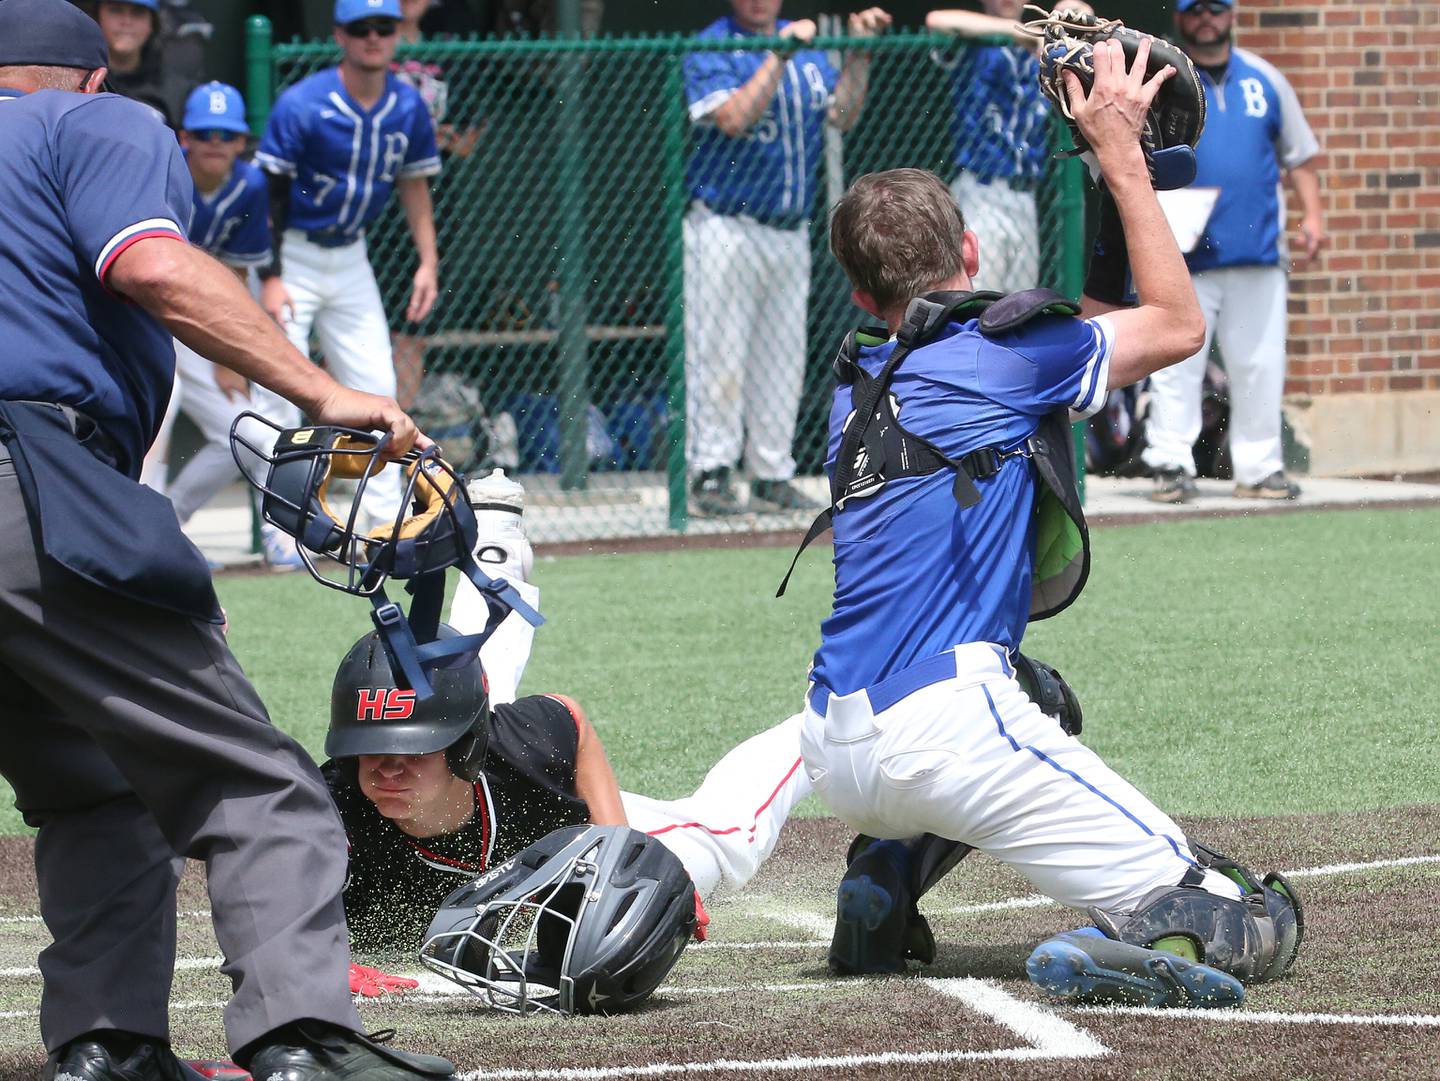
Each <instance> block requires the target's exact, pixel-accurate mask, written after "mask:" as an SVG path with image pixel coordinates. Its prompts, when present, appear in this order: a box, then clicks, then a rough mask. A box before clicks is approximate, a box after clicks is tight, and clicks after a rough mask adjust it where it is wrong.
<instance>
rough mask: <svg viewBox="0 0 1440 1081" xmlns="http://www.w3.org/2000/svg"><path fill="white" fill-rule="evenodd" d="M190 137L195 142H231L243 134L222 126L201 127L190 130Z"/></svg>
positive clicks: (242, 136) (240, 137)
mask: <svg viewBox="0 0 1440 1081" xmlns="http://www.w3.org/2000/svg"><path fill="white" fill-rule="evenodd" d="M190 138H192V139H194V140H195V141H196V142H197V143H233V142H235V141H236V140H238V139H243V138H245V136H244V135H243V134H242V133H240V132H238V131H226V130H224V129H223V128H201V129H200V130H199V131H192V132H190Z"/></svg>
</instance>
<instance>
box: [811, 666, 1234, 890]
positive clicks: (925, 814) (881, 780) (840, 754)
mask: <svg viewBox="0 0 1440 1081" xmlns="http://www.w3.org/2000/svg"><path fill="white" fill-rule="evenodd" d="M920 663H921V664H922V665H935V666H936V667H937V668H943V670H944V671H953V674H951V675H948V676H944V677H943V678H940V679H938V681H936V682H934V683H930V684H929V685H926V686H921V688H920V689H919V690H914V691H912V692H911V693H909V694H907V695H905V696H904V697H901V698H899V700H898V701H893V702H892V701H890V699H891V698H893V693H889V692H893V687H894V684H893V682H892V681H893V680H896V679H901V680H903V679H905V678H906V677H907V676H908V675H911V674H912V673H911V671H910V670H907V671H906V672H902V673H900V674H899V675H898V676H896V677H891V679H889V680H886V681H884V682H882V683H881V684H879V685H877V686H876V687H872V688H870V689H869V690H868V691H867V690H861V691H856V692H854V693H853V694H848V695H842V696H832V697H830V698H829V700H828V702H825V703H824V706H823V710H824V712H823V713H822V712H816V710H815V709H814V708H811V705H810V704H809V703H810V702H814V701H818V700H819V699H818V697H817V693H816V691H815V689H813V688H812V691H811V694H810V695H809V696H808V699H809V701H807V706H806V710H805V714H804V723H803V726H802V730H801V735H800V747H801V752H802V754H803V756H804V760H805V768H806V771H807V772H808V774H809V777H810V780H811V783H812V784H813V785H814V787H815V791H816V792H817V793H818V794H819V796H820V798H821V799H823V800H824V801H825V802H826V803H827V804H828V805H829V806H830V808H831V810H833V811H834V812H835V813H836V814H837V815H839V816H840V817H841V818H842V819H844V820H845V821H846V822H847V823H848V824H849V825H850V826H852V827H854V828H855V829H856V830H857V831H859V832H861V833H865V834H869V835H870V836H872V837H881V838H903V837H912V836H914V835H916V834H920V833H934V834H936V835H938V836H941V837H946V838H949V839H951V840H955V841H963V842H964V843H966V844H969V845H973V846H974V847H975V848H978V849H979V850H980V851H982V852H986V853H988V854H989V855H991V856H994V857H995V858H996V859H998V860H1000V861H1002V862H1003V863H1007V864H1009V865H1010V866H1011V867H1013V868H1014V869H1015V870H1017V871H1019V872H1020V873H1021V874H1023V875H1025V877H1027V878H1028V879H1030V881H1031V882H1033V883H1034V884H1035V886H1036V888H1037V889H1039V890H1040V891H1041V892H1042V893H1045V894H1047V895H1049V896H1050V897H1053V898H1054V899H1055V900H1057V901H1059V902H1061V903H1062V904H1066V905H1071V906H1073V907H1075V908H1088V907H1090V906H1092V905H1093V906H1094V907H1096V908H1099V909H1101V910H1102V911H1105V912H1112V913H1123V912H1127V911H1130V910H1131V909H1133V908H1134V907H1135V906H1136V904H1137V903H1138V902H1139V901H1140V900H1141V898H1143V897H1144V896H1145V894H1146V893H1148V892H1149V891H1150V890H1152V889H1155V888H1157V887H1160V886H1173V885H1178V884H1179V882H1180V879H1181V878H1182V877H1183V876H1184V874H1185V872H1186V871H1187V870H1188V869H1189V868H1190V867H1191V866H1192V864H1193V862H1194V858H1193V855H1192V853H1191V851H1190V848H1189V846H1188V844H1187V842H1186V840H1185V835H1184V833H1182V832H1181V830H1180V827H1179V826H1177V825H1176V824H1175V823H1174V822H1173V821H1172V820H1171V819H1170V818H1169V817H1168V816H1167V815H1165V814H1164V813H1163V812H1161V811H1160V810H1159V809H1158V808H1156V806H1155V805H1154V804H1153V803H1151V802H1150V801H1149V800H1148V799H1146V798H1145V797H1144V796H1143V795H1141V794H1140V792H1139V791H1137V790H1136V789H1135V788H1134V786H1132V785H1131V784H1129V783H1128V782H1126V781H1125V780H1123V779H1122V778H1121V777H1119V776H1118V775H1117V774H1116V773H1115V772H1114V771H1113V770H1111V769H1110V768H1109V767H1108V766H1106V765H1105V763H1104V762H1102V761H1101V760H1100V757H1099V756H1098V755H1096V754H1095V752H1093V751H1091V750H1090V749H1089V748H1087V747H1085V746H1084V745H1083V744H1081V743H1080V742H1079V741H1078V740H1076V739H1075V738H1074V737H1072V736H1067V735H1065V733H1064V732H1062V731H1061V730H1060V726H1059V725H1058V724H1056V722H1055V719H1054V718H1053V717H1047V716H1046V715H1045V714H1043V713H1041V712H1040V709H1039V707H1037V706H1036V705H1035V704H1034V703H1033V702H1032V701H1031V700H1030V699H1029V698H1028V697H1027V696H1026V694H1025V692H1024V691H1023V690H1021V689H1020V685H1019V684H1018V683H1017V682H1016V681H1015V678H1014V669H1013V668H1012V667H1011V665H1010V662H1009V659H1008V656H1007V654H1006V653H1005V651H1004V650H1003V649H1001V648H1000V647H999V646H993V645H990V644H988V643H971V644H968V645H962V646H957V647H956V648H955V650H954V651H953V654H952V653H944V654H940V655H939V657H937V658H932V659H931V660H930V661H924V662H920ZM952 664H953V669H952V668H950V667H948V666H950V665H952ZM916 667H917V668H918V666H916ZM872 695H873V696H874V700H875V701H882V702H884V703H885V705H884V708H881V709H880V710H879V711H876V710H875V709H874V708H873V707H872V697H871V696H872ZM1212 879H1215V880H1217V881H1215V882H1214V883H1213V884H1212V881H1211V880H1212ZM1206 888H1207V889H1209V888H1213V890H1214V892H1216V893H1223V894H1224V895H1226V896H1229V897H1237V896H1239V891H1238V889H1237V888H1236V887H1235V886H1234V885H1233V883H1228V880H1227V879H1225V878H1224V877H1223V876H1221V875H1214V874H1211V873H1208V872H1207V876H1206Z"/></svg>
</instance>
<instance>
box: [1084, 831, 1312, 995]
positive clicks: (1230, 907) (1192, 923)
mask: <svg viewBox="0 0 1440 1081" xmlns="http://www.w3.org/2000/svg"><path fill="white" fill-rule="evenodd" d="M1191 847H1192V848H1193V849H1194V851H1195V854H1196V857H1197V859H1198V860H1199V862H1200V865H1201V867H1202V868H1205V869H1208V870H1212V871H1218V872H1219V873H1220V874H1223V875H1225V877H1227V878H1229V879H1231V880H1232V881H1233V882H1235V884H1236V885H1238V886H1239V887H1240V889H1241V890H1242V891H1243V893H1244V895H1243V896H1242V897H1241V898H1240V899H1239V900H1238V901H1237V900H1234V899H1232V898H1229V897H1222V896H1220V895H1219V894H1215V893H1210V892H1208V891H1207V890H1205V889H1203V888H1202V886H1201V885H1200V884H1201V882H1203V880H1204V872H1203V871H1201V870H1192V871H1191V872H1189V873H1187V874H1186V876H1185V878H1184V879H1182V880H1181V883H1180V885H1178V886H1162V887H1161V888H1159V889H1157V890H1152V891H1151V892H1150V893H1149V894H1148V895H1147V896H1146V897H1145V898H1144V900H1142V901H1141V902H1140V904H1139V905H1138V906H1137V907H1136V909H1135V911H1134V912H1131V913H1130V914H1129V915H1127V916H1125V917H1123V918H1118V919H1117V918H1114V917H1111V916H1109V915H1107V914H1105V913H1103V912H1100V911H1099V910H1097V909H1092V910H1091V911H1090V915H1091V917H1092V918H1093V919H1094V920H1095V925H1096V926H1097V927H1099V928H1100V929H1101V930H1103V931H1104V932H1105V934H1106V935H1107V936H1109V937H1110V938H1115V939H1119V940H1121V941H1124V942H1129V943H1132V944H1134V945H1139V946H1147V947H1152V948H1155V949H1160V950H1166V951H1168V952H1171V953H1175V954H1178V955H1179V956H1181V957H1185V958H1188V959H1189V960H1192V961H1201V962H1204V963H1205V964H1207V965H1211V966H1213V967H1215V968H1218V969H1220V970H1221V971H1223V972H1228V973H1229V974H1230V975H1232V976H1234V977H1236V978H1237V979H1239V980H1242V981H1243V982H1245V983H1264V982H1266V981H1267V980H1274V979H1278V978H1279V977H1281V976H1283V975H1284V974H1285V973H1286V971H1288V970H1289V968H1290V966H1291V965H1292V964H1294V963H1295V955H1296V953H1297V952H1298V950H1299V948H1300V942H1301V940H1302V939H1303V938H1304V937H1305V910H1304V908H1303V907H1302V905H1301V903H1300V897H1299V894H1297V893H1296V892H1295V888H1294V887H1293V886H1291V885H1290V883H1289V882H1287V881H1286V880H1285V877H1284V876H1283V875H1281V874H1279V873H1278V872H1273V871H1272V872H1271V873H1270V874H1268V875H1266V876H1265V877H1264V878H1263V879H1260V878H1257V877H1256V875H1255V873H1254V872H1253V871H1251V870H1250V869H1249V868H1247V867H1244V866H1242V865H1241V864H1239V863H1236V862H1235V861H1234V860H1232V859H1230V858H1229V857H1227V856H1222V855H1221V854H1220V853H1218V852H1215V851H1214V850H1213V849H1209V848H1206V847H1205V846H1204V845H1197V844H1193V843H1192V845H1191Z"/></svg>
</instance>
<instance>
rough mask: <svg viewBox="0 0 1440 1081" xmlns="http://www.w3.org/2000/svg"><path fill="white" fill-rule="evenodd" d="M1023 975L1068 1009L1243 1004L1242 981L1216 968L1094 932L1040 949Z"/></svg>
mask: <svg viewBox="0 0 1440 1081" xmlns="http://www.w3.org/2000/svg"><path fill="white" fill-rule="evenodd" d="M1025 972H1026V974H1027V975H1028V976H1029V977H1030V982H1031V983H1033V984H1035V985H1036V986H1037V987H1039V988H1040V989H1041V990H1042V991H1044V992H1045V993H1046V994H1047V995H1050V996H1052V997H1054V998H1057V999H1062V1000H1063V1001H1065V1002H1069V1003H1085V1004H1095V1005H1123V1006H1170V1007H1174V1006H1191V1007H1224V1006H1238V1005H1240V1003H1241V1002H1243V1001H1244V999H1245V988H1244V986H1243V985H1242V984H1241V983H1240V981H1239V980H1237V979H1236V978H1235V977H1234V976H1231V975H1228V974H1227V973H1224V972H1221V971H1220V970H1219V969H1218V968H1211V967H1210V966H1209V965H1205V964H1201V963H1200V962H1198V961H1190V960H1186V959H1185V958H1183V957H1178V956H1176V955H1175V954H1173V953H1166V952H1164V951H1163V950H1151V949H1146V948H1145V947H1144V946H1132V945H1130V944H1129V943H1128V942H1117V941H1116V940H1114V939H1111V938H1106V937H1105V935H1104V934H1103V933H1102V932H1101V931H1099V930H1098V929H1097V928H1094V927H1085V928H1081V929H1080V930H1078V931H1066V932H1065V933H1064V934H1059V935H1056V936H1055V937H1054V938H1051V939H1047V940H1046V941H1044V942H1042V943H1040V945H1038V946H1036V947H1035V950H1034V952H1033V953H1031V954H1030V958H1029V960H1027V961H1026V962H1025Z"/></svg>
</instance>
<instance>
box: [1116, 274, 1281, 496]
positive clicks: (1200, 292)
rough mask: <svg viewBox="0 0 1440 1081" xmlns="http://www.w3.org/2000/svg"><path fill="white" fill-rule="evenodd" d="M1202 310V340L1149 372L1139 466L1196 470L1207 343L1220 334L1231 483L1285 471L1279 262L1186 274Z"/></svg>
mask: <svg viewBox="0 0 1440 1081" xmlns="http://www.w3.org/2000/svg"><path fill="white" fill-rule="evenodd" d="M1190 280H1191V281H1192V282H1194V284H1195V295H1196V296H1197V297H1199V298H1200V308H1201V310H1202V311H1203V312H1204V313H1205V345H1204V346H1203V347H1202V348H1201V350H1200V352H1198V353H1196V354H1195V355H1194V356H1193V357H1191V358H1190V359H1189V360H1182V361H1181V362H1180V363H1179V364H1175V365H1172V366H1170V367H1169V368H1161V369H1160V370H1159V371H1158V372H1156V373H1155V374H1154V375H1152V376H1151V377H1150V412H1149V414H1148V416H1147V417H1146V419H1145V440H1146V443H1147V444H1148V445H1147V447H1146V449H1145V453H1144V460H1145V464H1146V465H1148V466H1150V467H1151V468H1152V469H1183V470H1185V472H1186V473H1188V474H1190V476H1192V477H1193V476H1194V475H1195V454H1194V446H1195V440H1196V439H1197V438H1199V435H1200V397H1201V389H1202V387H1203V386H1204V383H1205V364H1206V359H1207V358H1208V357H1209V355H1210V343H1211V342H1212V341H1213V340H1214V339H1215V338H1216V337H1217V336H1218V338H1219V340H1220V352H1221V354H1222V355H1223V357H1224V358H1225V375H1226V377H1227V378H1228V380H1229V385H1230V460H1231V462H1232V463H1233V465H1234V470H1235V481H1236V483H1237V484H1256V483H1258V482H1259V481H1262V480H1264V479H1265V478H1266V477H1268V476H1269V475H1270V474H1271V473H1274V472H1277V471H1278V470H1281V469H1284V467H1285V458H1284V454H1283V452H1282V450H1281V444H1280V401H1281V397H1282V395H1283V394H1284V391H1285V318H1286V295H1287V293H1288V291H1289V282H1288V278H1287V276H1286V274H1285V271H1284V270H1282V269H1281V268H1280V267H1278V266H1266V267H1260V266H1251V267H1222V268H1220V269H1219V270H1205V271H1201V272H1200V273H1198V274H1194V275H1192V276H1191V279H1190Z"/></svg>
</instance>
